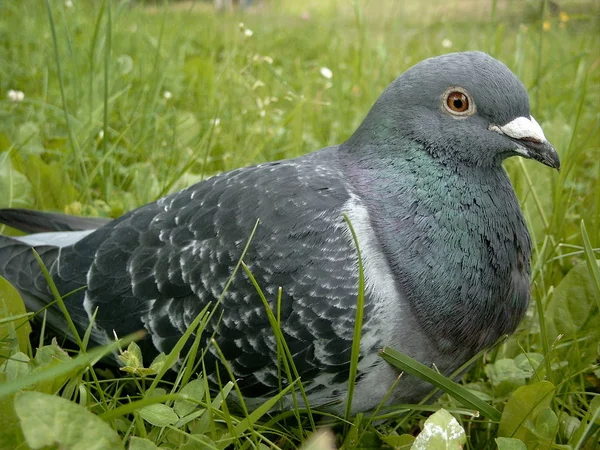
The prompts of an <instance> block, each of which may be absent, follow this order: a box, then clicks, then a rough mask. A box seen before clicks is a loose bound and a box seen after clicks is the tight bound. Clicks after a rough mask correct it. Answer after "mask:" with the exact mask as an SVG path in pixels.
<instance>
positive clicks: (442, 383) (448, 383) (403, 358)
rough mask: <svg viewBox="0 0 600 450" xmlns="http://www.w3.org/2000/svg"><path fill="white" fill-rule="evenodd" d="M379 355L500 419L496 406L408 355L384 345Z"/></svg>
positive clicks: (497, 419)
mask: <svg viewBox="0 0 600 450" xmlns="http://www.w3.org/2000/svg"><path fill="white" fill-rule="evenodd" d="M381 356H382V357H383V359H385V360H386V361H387V362H389V363H390V364H391V365H393V366H394V367H397V368H399V369H400V370H403V371H405V372H406V373H408V374H410V375H412V376H415V377H417V378H420V379H422V380H425V381H427V382H429V383H431V384H433V385H434V386H436V387H439V388H440V389H442V390H443V391H444V392H446V393H448V394H449V395H451V396H452V397H454V398H455V399H457V400H458V401H460V402H461V403H462V404H463V405H465V406H467V407H470V408H473V409H476V410H478V411H480V412H481V414H482V415H484V416H485V417H487V418H489V419H491V420H493V421H495V422H499V421H500V417H501V413H500V411H498V410H497V409H496V408H494V407H493V406H491V405H488V404H487V403H486V402H484V401H483V400H481V399H480V398H479V397H477V396H476V395H475V394H473V393H472V392H470V391H468V390H467V389H465V388H464V387H462V386H461V385H459V384H458V383H455V382H454V381H452V380H450V379H448V378H446V377H445V376H443V375H441V374H439V373H438V372H436V371H435V370H433V369H430V368H429V367H427V366H426V365H424V364H421V363H420V362H418V361H417V360H415V359H413V358H411V357H410V356H408V355H405V354H404V353H401V352H399V351H397V350H394V349H392V348H389V347H384V348H383V350H381Z"/></svg>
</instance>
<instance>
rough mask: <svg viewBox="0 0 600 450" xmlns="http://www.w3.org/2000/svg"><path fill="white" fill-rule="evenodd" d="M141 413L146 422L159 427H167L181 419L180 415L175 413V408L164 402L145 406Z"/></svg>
mask: <svg viewBox="0 0 600 450" xmlns="http://www.w3.org/2000/svg"><path fill="white" fill-rule="evenodd" d="M139 413H140V416H142V418H143V419H144V420H145V421H146V422H148V423H150V424H152V425H155V426H157V427H166V426H167V425H172V424H174V423H175V422H177V421H178V420H179V417H178V416H177V414H175V411H173V408H170V407H168V406H167V405H164V404H162V403H156V404H154V405H150V406H145V407H144V408H141V409H140V410H139Z"/></svg>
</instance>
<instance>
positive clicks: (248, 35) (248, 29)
mask: <svg viewBox="0 0 600 450" xmlns="http://www.w3.org/2000/svg"><path fill="white" fill-rule="evenodd" d="M253 34H254V33H252V30H251V29H250V28H246V29H245V30H244V36H246V37H250V36H252V35H253Z"/></svg>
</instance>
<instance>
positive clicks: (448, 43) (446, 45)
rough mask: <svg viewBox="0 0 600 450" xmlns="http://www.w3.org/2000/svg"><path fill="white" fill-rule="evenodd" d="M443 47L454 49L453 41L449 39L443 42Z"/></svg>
mask: <svg viewBox="0 0 600 450" xmlns="http://www.w3.org/2000/svg"><path fill="white" fill-rule="evenodd" d="M442 47H444V48H450V47H452V41H451V40H450V39H448V38H446V39H444V40H443V41H442Z"/></svg>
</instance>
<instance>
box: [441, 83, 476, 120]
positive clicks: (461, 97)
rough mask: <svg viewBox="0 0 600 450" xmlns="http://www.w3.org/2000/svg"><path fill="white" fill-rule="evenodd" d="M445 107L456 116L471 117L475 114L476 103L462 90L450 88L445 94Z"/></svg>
mask: <svg viewBox="0 0 600 450" xmlns="http://www.w3.org/2000/svg"><path fill="white" fill-rule="evenodd" d="M443 105H444V108H445V109H446V111H448V112H449V113H450V114H453V115H455V116H470V115H472V114H473V113H474V112H475V103H473V101H471V98H470V96H469V94H468V93H467V92H466V91H465V90H463V89H460V88H456V87H453V88H450V89H448V90H447V91H446V92H445V93H444V99H443Z"/></svg>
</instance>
